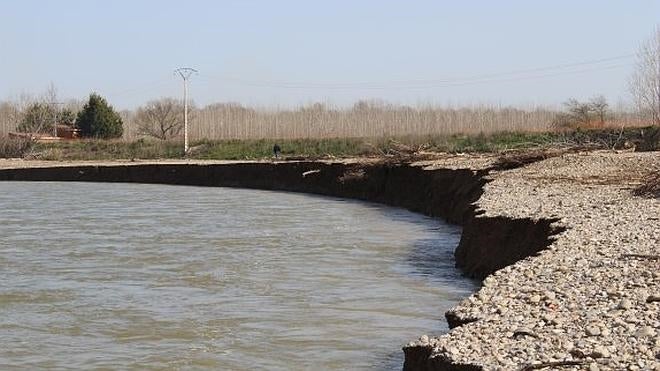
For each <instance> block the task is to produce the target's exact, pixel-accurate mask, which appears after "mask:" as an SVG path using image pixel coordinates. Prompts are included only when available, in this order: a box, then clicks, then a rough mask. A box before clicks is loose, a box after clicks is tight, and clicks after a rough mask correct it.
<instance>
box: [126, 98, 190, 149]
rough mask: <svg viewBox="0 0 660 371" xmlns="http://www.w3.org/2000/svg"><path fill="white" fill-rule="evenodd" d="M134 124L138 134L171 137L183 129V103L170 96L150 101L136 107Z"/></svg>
mask: <svg viewBox="0 0 660 371" xmlns="http://www.w3.org/2000/svg"><path fill="white" fill-rule="evenodd" d="M135 124H136V125H137V131H138V134H140V135H148V136H151V137H154V138H158V139H162V140H167V139H172V138H174V137H176V136H178V135H180V134H181V130H182V129H183V104H182V103H181V102H179V101H178V100H176V99H172V98H162V99H159V100H154V101H151V102H149V103H147V104H146V105H145V106H144V107H141V108H139V109H138V111H137V112H136V114H135Z"/></svg>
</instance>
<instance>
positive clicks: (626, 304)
mask: <svg viewBox="0 0 660 371" xmlns="http://www.w3.org/2000/svg"><path fill="white" fill-rule="evenodd" d="M632 306H633V304H632V302H631V301H630V300H628V299H623V300H621V302H619V306H618V308H619V309H624V310H625V309H630V308H632Z"/></svg>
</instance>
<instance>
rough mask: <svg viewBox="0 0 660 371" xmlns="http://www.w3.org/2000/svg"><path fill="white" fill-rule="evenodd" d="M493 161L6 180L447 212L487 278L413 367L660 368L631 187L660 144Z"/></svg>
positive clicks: (266, 166)
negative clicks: (327, 199)
mask: <svg viewBox="0 0 660 371" xmlns="http://www.w3.org/2000/svg"><path fill="white" fill-rule="evenodd" d="M492 165H493V161H492V159H491V158H488V157H469V156H454V157H447V158H444V159H438V160H434V161H428V162H419V163H414V164H406V165H401V164H392V163H382V162H379V161H365V160H354V161H346V160H344V161H336V162H280V163H271V162H235V163H230V162H199V161H195V162H185V161H180V162H178V161H177V162H110V163H100V162H97V163H81V162H76V163H57V162H35V161H22V160H2V161H0V180H35V181H38V180H56V181H106V182H141V183H164V184H181V185H199V186H229V187H245V188H259V189H270V190H285V191H295V192H307V193H315V194H323V195H332V196H340V197H348V198H356V199H361V200H368V201H374V202H380V203H384V204H387V205H392V206H399V207H404V208H407V209H410V210H413V211H417V212H420V213H424V214H427V215H431V216H437V217H442V218H445V219H447V220H448V221H450V222H453V223H457V224H461V225H463V228H464V229H463V236H462V239H461V242H460V244H459V246H458V248H457V250H456V261H457V265H459V267H461V268H462V269H463V270H464V272H465V273H466V274H467V275H470V276H473V277H477V278H482V279H484V281H483V287H482V288H481V289H480V290H479V291H478V292H476V293H475V294H474V295H472V296H470V297H469V298H467V299H465V300H464V301H463V302H462V303H460V304H459V305H458V306H457V307H455V308H453V309H452V310H450V311H449V312H448V313H447V314H446V317H447V320H448V323H449V325H450V327H452V328H453V329H452V330H451V331H450V332H449V333H448V334H445V335H442V336H439V337H433V336H427V335H424V336H421V337H420V339H419V340H417V341H413V342H411V343H409V344H408V345H407V346H405V347H404V352H405V354H406V361H405V364H404V369H408V370H482V369H486V370H496V369H503V370H510V369H529V370H531V369H541V368H550V369H553V368H554V369H556V368H562V369H590V370H596V369H630V370H634V369H642V370H643V369H651V370H660V337H659V335H660V296H659V295H660V290H659V288H660V257H659V256H658V254H659V253H660V251H659V250H660V248H659V247H658V246H659V245H660V201H658V200H657V199H647V198H642V197H637V196H633V195H632V193H631V189H632V188H634V187H635V186H636V185H637V184H639V182H640V179H642V178H643V177H644V176H645V175H646V174H648V173H650V172H653V171H655V172H658V171H660V156H659V155H658V154H657V152H656V153H654V152H648V153H614V152H592V153H584V154H566V155H563V156H560V157H555V158H550V159H546V160H544V161H540V162H536V163H533V164H530V165H527V166H525V167H521V168H517V169H513V170H506V171H504V170H501V171H500V170H496V169H495V168H494V167H493V166H492ZM431 335H432V334H431ZM402 341H405V339H402Z"/></svg>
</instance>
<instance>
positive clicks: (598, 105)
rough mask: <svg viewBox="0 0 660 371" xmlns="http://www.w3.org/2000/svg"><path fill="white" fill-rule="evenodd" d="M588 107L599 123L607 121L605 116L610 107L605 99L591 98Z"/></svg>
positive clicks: (600, 96)
mask: <svg viewBox="0 0 660 371" xmlns="http://www.w3.org/2000/svg"><path fill="white" fill-rule="evenodd" d="M589 107H590V108H591V111H593V113H594V114H595V115H596V117H597V118H598V121H599V123H600V124H604V123H605V120H606V119H607V114H608V112H609V107H610V105H609V104H608V103H607V99H605V97H604V96H602V95H599V96H597V97H593V98H591V100H590V101H589Z"/></svg>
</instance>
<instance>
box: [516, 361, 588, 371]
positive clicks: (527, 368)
mask: <svg viewBox="0 0 660 371" xmlns="http://www.w3.org/2000/svg"><path fill="white" fill-rule="evenodd" d="M585 363H587V361H583V360H577V361H556V362H543V363H538V364H534V365H532V364H530V365H527V366H525V367H523V368H521V369H520V370H521V371H530V370H540V369H543V368H548V367H553V368H554V367H563V366H580V365H583V364H585Z"/></svg>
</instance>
